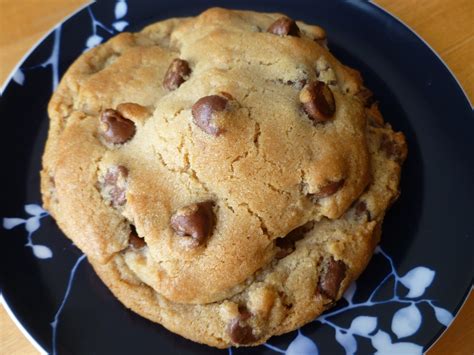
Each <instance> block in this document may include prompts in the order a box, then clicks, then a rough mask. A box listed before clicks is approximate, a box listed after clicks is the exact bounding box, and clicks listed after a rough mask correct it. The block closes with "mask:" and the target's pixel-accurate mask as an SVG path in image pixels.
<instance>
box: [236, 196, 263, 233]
mask: <svg viewBox="0 0 474 355" xmlns="http://www.w3.org/2000/svg"><path fill="white" fill-rule="evenodd" d="M238 206H239V207H245V209H246V210H247V212H248V213H249V214H250V215H251V216H253V217H255V218H257V219H258V221H259V223H260V229H261V231H262V233H263V234H264V235H265V236H266V237H267V238H268V239H269V240H271V236H270V234H269V232H268V228H267V226H266V224H265V221H264V220H263V218H262V216H260V215H259V214H258V213H257V212H255V211H253V210H252V209H251V208H250V205H249V204H248V203H246V202H241V203H239V204H238Z"/></svg>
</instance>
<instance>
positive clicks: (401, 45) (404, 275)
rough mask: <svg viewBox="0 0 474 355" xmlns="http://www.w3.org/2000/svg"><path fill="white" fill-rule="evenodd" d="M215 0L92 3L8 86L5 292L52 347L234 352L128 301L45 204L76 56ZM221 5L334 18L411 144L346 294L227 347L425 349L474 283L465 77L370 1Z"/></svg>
mask: <svg viewBox="0 0 474 355" xmlns="http://www.w3.org/2000/svg"><path fill="white" fill-rule="evenodd" d="M216 4H217V2H216V1H193V2H188V1H183V0H175V1H172V2H168V1H161V2H155V1H146V0H143V1H133V2H130V3H128V4H127V3H126V2H125V0H118V1H103V2H100V3H96V4H93V5H91V6H90V7H87V8H84V9H82V10H81V11H79V12H78V13H76V14H75V15H74V16H72V17H71V18H70V19H69V20H67V21H65V22H64V23H62V24H60V25H59V26H58V27H56V29H55V30H54V31H53V32H51V33H50V34H49V35H48V36H47V37H46V38H45V39H44V40H43V41H42V42H41V43H40V44H39V45H38V46H37V47H36V48H35V49H34V51H33V52H32V53H31V54H30V55H29V56H28V57H27V58H26V60H25V61H24V62H23V63H22V64H21V66H20V67H19V68H18V69H17V70H16V72H15V73H14V75H13V77H12V80H11V81H10V82H9V83H8V85H7V86H6V88H5V89H4V90H3V93H2V98H1V101H0V117H2V127H3V128H2V132H3V133H4V134H5V137H3V139H2V140H1V141H2V150H1V151H2V152H3V153H2V155H3V164H2V166H3V173H2V180H3V181H2V191H3V192H2V200H3V203H2V204H1V207H0V208H1V211H0V216H1V217H5V218H3V220H2V222H3V227H4V228H3V229H1V238H2V250H3V256H2V258H1V264H2V267H1V287H2V294H3V298H4V301H5V304H6V305H7V307H9V308H10V309H11V310H12V313H13V314H14V316H15V317H16V318H17V319H18V321H19V322H20V323H21V324H22V325H23V327H24V328H25V329H26V331H27V332H28V333H29V334H30V335H31V336H32V337H33V338H34V340H35V341H36V342H37V344H38V345H39V346H40V347H41V348H43V349H44V350H46V351H47V352H51V353H55V352H57V353H62V354H137V353H139V354H156V353H160V352H161V353H166V354H169V353H180V354H190V353H202V354H204V353H206V354H208V353H221V354H224V353H227V350H216V349H211V348H209V347H206V346H203V345H199V344H196V343H193V342H191V341H188V340H185V339H183V338H181V337H180V336H178V335H175V334H172V333H170V332H168V331H167V330H166V329H164V328H163V327H161V326H160V325H158V324H153V323H151V322H149V321H147V320H145V319H143V318H141V317H139V316H137V315H135V314H134V313H132V312H130V311H128V310H126V309H125V308H124V307H123V306H122V305H121V304H120V303H119V302H118V301H117V300H116V299H115V298H114V297H113V296H112V294H111V293H110V292H109V291H108V289H107V288H106V287H105V286H104V285H103V284H102V283H101V281H100V280H99V279H98V277H97V276H96V275H95V274H94V272H93V270H92V268H91V267H90V266H89V264H88V263H87V261H86V260H85V258H84V256H82V253H81V252H80V251H79V250H78V249H76V248H75V246H74V245H72V244H71V243H70V242H69V240H68V239H66V238H65V237H64V236H63V235H62V233H61V232H60V231H59V229H58V228H57V226H56V224H55V223H54V221H53V220H52V219H51V217H49V216H48V215H47V213H46V212H45V211H43V210H42V209H41V208H40V207H39V205H40V204H41V198H40V193H39V176H38V172H39V170H40V166H41V155H42V151H43V147H44V143H45V137H46V133H47V128H48V118H47V115H46V105H47V102H48V100H49V97H50V95H51V92H52V90H53V89H54V87H55V86H56V85H57V82H58V78H60V77H61V75H62V74H63V73H64V71H65V70H66V69H67V68H68V66H69V65H70V64H71V63H72V61H73V60H74V59H75V58H76V57H77V56H79V55H80V54H81V53H82V52H83V51H84V50H85V49H87V48H88V47H91V46H94V45H96V44H98V43H100V42H103V41H105V40H107V39H108V38H109V37H111V36H113V35H114V34H116V33H117V32H118V31H121V30H123V29H125V30H130V31H134V30H139V29H140V28H142V27H143V26H145V25H147V24H149V23H152V22H154V21H157V20H160V19H165V18H168V17H175V16H189V15H196V14H198V13H199V12H201V11H202V10H204V9H206V8H208V7H210V6H214V5H216ZM127 5H128V6H127ZM225 6H226V7H229V8H240V9H253V10H259V11H267V12H270V11H280V12H284V13H286V14H288V15H289V16H291V17H293V18H296V19H301V20H304V21H306V22H309V23H316V24H319V25H321V26H322V27H324V28H325V29H326V30H327V32H328V33H329V46H330V48H331V50H332V51H333V52H334V54H335V55H336V57H338V58H340V59H341V60H342V62H344V63H346V64H348V65H350V66H353V67H355V68H357V69H359V70H360V71H361V72H362V74H363V77H364V78H365V80H366V83H367V86H368V87H369V88H371V89H372V90H373V91H374V92H375V93H376V95H377V98H378V99H379V100H380V102H381V110H382V113H383V114H384V116H385V117H386V119H387V120H388V121H389V122H390V123H392V125H393V126H394V127H395V128H396V129H397V130H401V131H403V132H404V133H405V134H406V136H407V139H408V143H409V155H408V160H407V162H406V164H405V168H404V171H403V178H402V184H401V186H402V195H401V198H400V199H399V201H398V202H397V203H396V204H395V205H394V206H393V208H392V209H391V210H390V212H389V213H388V215H387V218H386V221H385V225H384V233H383V237H382V244H381V246H380V247H379V248H378V249H377V253H376V255H375V256H374V258H373V260H372V262H371V263H370V265H369V267H368V269H367V270H366V272H365V273H364V274H363V275H362V277H361V278H360V279H359V280H358V281H357V283H356V284H354V285H353V286H352V287H351V288H350V290H349V291H348V292H347V293H346V295H345V297H344V299H343V300H341V301H340V302H339V303H338V305H337V306H336V308H335V309H333V310H330V311H329V313H327V314H325V315H324V316H323V317H320V318H319V319H317V320H315V321H314V322H312V323H310V324H308V325H306V326H305V327H303V328H301V329H300V330H299V331H295V332H292V333H289V334H286V335H283V336H280V337H274V338H272V339H270V341H269V342H268V343H267V344H266V345H264V346H259V347H256V348H246V349H245V348H241V349H231V350H229V352H233V353H235V354H238V353H252V354H253V353H255V354H256V353H264V354H272V353H275V352H280V353H285V352H286V353H287V354H314V353H317V352H318V351H319V353H320V354H344V353H345V352H346V353H353V352H355V351H357V352H358V353H370V352H374V351H376V350H378V351H393V352H396V353H404V354H408V353H421V352H422V351H424V350H426V349H427V348H428V347H429V346H430V345H431V344H432V343H433V342H434V341H435V340H436V339H437V338H438V337H439V336H440V334H441V333H442V332H443V331H444V329H445V327H446V326H447V325H449V323H450V322H451V321H452V317H453V315H454V314H455V313H456V312H457V311H458V309H459V308H460V306H461V304H462V302H463V300H464V299H465V297H466V295H467V293H468V291H469V289H470V288H471V285H472V276H473V258H472V251H473V250H474V248H473V237H474V223H473V212H474V207H473V206H474V183H473V181H474V158H473V153H474V140H473V139H472V135H473V132H474V120H473V111H472V108H471V105H470V104H469V102H468V100H467V98H466V96H465V95H464V93H463V91H462V89H461V87H460V86H459V84H458V83H457V82H456V79H455V78H454V77H453V76H452V75H451V73H450V72H449V70H448V69H447V68H446V66H445V65H444V64H443V63H442V62H441V61H440V59H439V58H438V57H437V56H436V54H435V53H433V51H432V50H431V49H430V48H429V47H428V46H427V45H426V44H424V43H423V42H422V41H421V40H420V39H419V38H418V37H417V36H416V35H415V34H414V33H413V32H411V31H410V30H409V29H408V28H406V27H405V26H404V25H403V24H401V23H400V22H399V21H398V20H396V19H394V18H393V17H392V16H390V15H388V14H387V13H385V12H384V11H383V10H381V9H379V8H378V7H376V6H374V5H372V4H370V3H367V2H362V1H302V0H297V1H291V2H289V1H287V2H283V1H262V0H260V1H258V2H257V1H226V2H225ZM25 243H26V245H25Z"/></svg>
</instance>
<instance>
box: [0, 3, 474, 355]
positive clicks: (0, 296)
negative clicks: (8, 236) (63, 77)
mask: <svg viewBox="0 0 474 355" xmlns="http://www.w3.org/2000/svg"><path fill="white" fill-rule="evenodd" d="M94 3H96V0H88V2H86V3H84V4H83V5H80V6H79V7H78V8H76V9H75V10H73V11H72V12H71V13H69V14H67V15H65V16H64V17H63V18H62V19H61V20H59V21H58V22H56V23H55V24H54V25H53V26H52V27H51V28H50V29H48V30H47V31H46V32H45V33H44V35H42V36H41V37H40V38H39V39H38V40H37V41H36V42H35V43H34V44H33V45H32V46H31V47H30V48H29V49H28V50H27V51H26V52H25V53H24V55H23V56H22V57H21V58H20V60H18V61H17V63H16V64H15V66H14V67H13V68H12V70H11V71H10V73H9V74H8V75H7V78H6V79H5V80H4V82H3V83H2V85H1V86H0V100H4V98H3V94H4V93H5V91H6V90H7V89H8V86H9V85H10V83H11V82H12V81H13V76H14V75H15V73H16V72H17V70H18V69H19V68H21V66H22V65H23V63H24V62H25V61H26V60H27V59H28V58H29V57H30V56H31V54H32V53H33V52H34V51H35V50H36V49H37V48H38V47H39V46H41V45H42V44H43V43H44V41H45V40H46V39H47V38H48V37H49V36H50V35H51V34H52V33H53V32H54V31H55V30H56V29H57V28H58V27H60V26H61V25H63V24H64V23H65V22H67V21H68V20H70V19H71V18H72V17H74V16H76V15H77V14H78V13H79V12H81V11H82V10H84V9H86V8H88V7H89V6H91V5H93V4H94ZM366 4H367V5H369V6H372V7H373V9H375V10H377V12H378V13H379V14H380V15H382V16H388V17H389V18H391V19H392V20H394V21H395V22H396V23H397V24H398V25H399V26H401V27H403V28H404V29H405V30H408V32H409V33H410V34H411V35H414V36H415V38H416V39H417V40H419V42H421V44H422V45H424V46H425V47H426V48H428V49H429V51H430V52H431V54H434V57H436V58H437V60H438V62H440V63H441V64H442V66H443V67H444V69H445V70H446V71H447V72H448V74H449V75H450V76H451V77H452V78H453V79H454V82H455V83H456V86H457V87H458V88H459V89H460V91H461V92H462V93H463V95H464V99H465V101H466V103H467V105H468V106H469V107H470V108H471V110H474V105H473V103H472V102H471V100H470V98H469V96H468V94H467V91H466V89H465V88H464V87H463V85H462V84H461V82H460V81H459V79H458V77H457V76H456V74H455V73H454V72H453V70H452V69H451V68H450V67H449V66H448V64H447V63H446V62H445V61H444V60H443V58H442V57H441V56H440V55H439V54H438V52H437V51H436V50H435V49H434V48H433V47H432V46H431V45H430V44H429V43H428V42H427V41H426V40H425V39H424V38H423V37H421V36H420V35H419V34H418V33H417V32H416V31H415V30H414V29H412V28H411V27H410V26H409V25H408V24H406V23H405V22H404V21H403V20H401V19H400V18H399V17H398V16H396V15H394V14H393V13H391V12H389V11H388V10H387V9H385V8H383V7H382V6H381V5H379V4H378V3H376V2H375V0H368V1H367V2H366ZM473 102H474V98H473ZM473 292H474V277H471V285H470V287H468V288H467V289H466V290H465V292H464V295H463V299H462V300H461V301H460V302H459V304H458V306H457V307H456V308H457V309H456V310H455V312H454V314H453V319H452V320H451V322H450V323H449V325H448V326H446V327H445V328H444V329H442V330H441V331H440V333H439V334H437V335H435V336H434V337H433V339H432V340H431V344H430V345H429V346H428V347H427V348H426V350H425V351H424V353H426V352H428V351H429V350H431V349H432V348H433V347H434V346H435V344H437V343H438V341H439V340H440V339H441V338H442V337H443V335H444V334H445V332H446V331H447V330H448V329H449V328H450V327H451V325H452V324H453V322H454V321H455V320H456V319H457V318H458V316H459V314H460V312H461V310H462V309H463V307H464V306H465V304H466V303H467V300H468V298H469V297H470V296H471V293H473ZM0 305H2V306H3V307H4V309H5V311H6V313H7V314H8V316H9V317H10V319H11V320H12V322H13V323H14V324H15V326H16V327H17V328H18V329H19V330H20V332H21V333H22V334H23V335H24V336H25V337H26V339H27V340H28V341H29V342H30V344H32V345H33V347H34V348H35V349H36V350H38V351H39V352H40V354H41V355H43V354H48V352H47V351H46V350H45V349H44V348H43V347H42V346H41V345H40V344H39V342H38V341H37V340H36V339H35V338H34V337H33V336H32V335H31V334H30V332H29V331H28V330H27V327H26V326H25V325H24V324H23V323H22V322H20V320H19V319H18V317H17V316H16V314H15V310H14V309H13V308H12V307H11V306H10V305H9V303H8V302H7V300H6V299H5V297H4V292H3V286H2V289H0ZM424 346H426V345H424Z"/></svg>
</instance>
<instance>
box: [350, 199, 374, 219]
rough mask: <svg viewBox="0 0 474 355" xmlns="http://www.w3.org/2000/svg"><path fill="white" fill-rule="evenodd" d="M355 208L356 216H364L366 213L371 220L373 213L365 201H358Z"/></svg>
mask: <svg viewBox="0 0 474 355" xmlns="http://www.w3.org/2000/svg"><path fill="white" fill-rule="evenodd" d="M354 209H355V215H356V217H362V216H363V215H364V214H365V215H366V216H367V220H368V221H370V220H371V215H370V212H369V210H368V209H367V204H366V203H365V201H359V202H357V203H356V204H355V206H354Z"/></svg>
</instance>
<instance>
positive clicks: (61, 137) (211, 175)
mask: <svg viewBox="0 0 474 355" xmlns="http://www.w3.org/2000/svg"><path fill="white" fill-rule="evenodd" d="M49 115H50V118H51V121H50V130H49V137H48V141H47V145H46V150H45V153H44V158H43V170H42V172H41V178H42V179H41V180H42V193H43V199H44V205H45V207H46V208H47V209H48V210H49V211H50V212H51V214H52V215H53V216H54V218H55V219H56V221H57V223H58V225H59V226H60V228H61V229H62V230H63V231H64V233H65V234H66V235H67V236H68V237H69V238H70V239H71V240H73V241H74V243H75V244H76V245H77V246H78V247H79V248H80V249H81V250H82V251H83V252H84V253H85V254H86V255H87V257H88V260H89V262H90V263H91V264H92V266H93V267H94V269H95V270H96V272H97V274H98V275H99V277H100V278H101V279H102V280H103V281H104V283H105V284H106V285H107V286H108V287H109V288H110V290H111V291H112V292H113V293H114V295H115V296H116V297H117V298H118V299H119V300H120V301H121V302H123V303H124V305H125V306H127V307H128V308H130V309H132V310H133V311H135V312H137V313H138V314H140V315H142V316H143V317H146V318H148V319H151V320H152V321H155V322H158V323H161V324H162V325H163V326H165V327H166V328H168V329H169V330H171V331H173V332H175V333H178V334H181V335H182V336H184V337H186V338H188V339H192V340H194V341H196V342H200V343H205V344H208V345H211V346H215V347H219V348H225V347H229V346H239V345H240V346H241V345H257V344H261V343H263V342H265V341H266V340H267V339H268V338H269V337H271V336H272V335H276V334H282V333H285V332H288V331H291V330H293V329H295V328H297V327H299V326H301V325H303V324H305V323H307V322H309V321H311V320H313V319H314V318H315V317H317V316H318V315H319V314H321V313H322V312H323V311H324V310H326V309H327V308H329V307H331V306H332V305H333V304H334V302H335V301H336V300H338V299H339V298H340V297H341V296H342V294H343V292H344V290H345V289H346V288H347V287H348V286H349V284H350V283H351V282H352V281H353V280H354V279H355V278H357V277H358V276H359V274H360V273H361V272H362V271H363V269H364V268H365V267H366V265H367V263H368V261H369V259H370V257H371V255H372V253H373V250H374V248H375V246H376V245H377V243H378V242H379V238H380V233H381V224H382V221H383V218H384V215H385V212H386V210H387V208H388V207H389V206H390V204H391V203H392V202H393V201H394V200H395V199H396V198H397V196H398V194H399V189H398V186H399V180H400V169H401V164H402V163H403V161H404V159H405V156H406V151H407V149H406V144H405V139H404V136H403V134H401V133H395V132H394V131H393V130H392V129H391V127H390V125H389V124H387V123H384V121H383V119H382V116H381V114H380V112H379V110H378V108H377V103H376V102H375V101H374V100H373V98H372V94H371V93H370V91H369V90H368V89H367V88H365V87H364V86H363V83H362V79H361V77H360V75H359V73H358V72H357V71H355V70H353V69H351V68H349V67H347V66H344V65H343V64H341V63H340V62H339V61H338V60H337V59H336V58H335V57H334V56H333V55H332V54H331V53H330V52H329V51H328V48H327V44H326V34H325V32H324V30H323V29H322V28H320V27H317V26H311V25H307V24H305V23H302V22H295V21H293V20H292V19H290V18H288V17H286V16H283V15H281V14H266V13H256V12H248V11H230V10H224V9H218V8H214V9H210V10H208V11H206V12H204V13H202V14H201V15H199V16H197V17H194V18H181V19H170V20H166V21H161V22H158V23H156V24H153V25H151V26H149V27H147V28H145V29H144V30H142V31H141V32H139V33H133V34H132V33H122V34H119V35H117V36H116V37H114V38H112V39H111V40H109V41H108V42H107V43H105V44H103V45H101V46H99V47H96V48H94V49H92V50H90V51H88V52H87V53H84V54H83V55H82V56H81V57H79V59H77V60H76V62H75V63H74V64H73V65H72V66H71V67H70V68H69V70H68V71H67V73H66V74H65V75H64V77H63V79H62V81H61V84H60V85H59V88H58V90H57V91H56V92H55V94H54V95H53V97H52V99H51V102H50V104H49Z"/></svg>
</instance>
